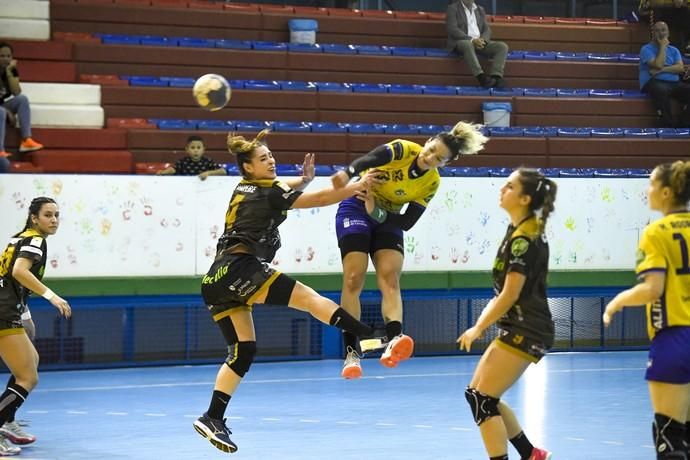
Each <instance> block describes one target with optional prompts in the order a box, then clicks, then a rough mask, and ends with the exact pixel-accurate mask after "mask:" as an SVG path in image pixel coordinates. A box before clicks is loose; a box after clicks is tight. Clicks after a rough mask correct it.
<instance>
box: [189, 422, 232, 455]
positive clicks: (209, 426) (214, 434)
mask: <svg viewBox="0 0 690 460" xmlns="http://www.w3.org/2000/svg"><path fill="white" fill-rule="evenodd" d="M225 420H227V419H223V420H217V419H214V418H211V417H209V416H208V414H206V413H205V414H204V415H202V416H201V417H199V418H198V419H197V420H196V421H195V422H194V429H195V430H196V431H197V433H199V434H200V435H201V436H203V437H204V438H206V439H208V440H209V441H211V444H213V446H214V447H215V448H216V449H220V450H222V451H223V452H227V453H229V454H232V453H233V452H236V451H237V444H235V443H234V442H232V440H231V439H230V435H231V434H232V432H231V431H230V429H229V428H228V427H227V426H226V425H225Z"/></svg>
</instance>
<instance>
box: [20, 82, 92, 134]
mask: <svg viewBox="0 0 690 460" xmlns="http://www.w3.org/2000/svg"><path fill="white" fill-rule="evenodd" d="M22 91H23V92H24V94H26V95H27V97H28V98H29V101H30V102H31V121H32V124H33V125H34V126H54V127H89V128H100V127H102V126H103V124H104V121H105V115H104V111H103V108H102V107H101V87H100V86H99V85H88V84H69V83H23V84H22Z"/></svg>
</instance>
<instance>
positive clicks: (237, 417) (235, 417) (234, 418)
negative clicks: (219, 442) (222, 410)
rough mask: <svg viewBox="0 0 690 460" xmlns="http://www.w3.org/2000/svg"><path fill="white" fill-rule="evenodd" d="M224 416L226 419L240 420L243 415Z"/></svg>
mask: <svg viewBox="0 0 690 460" xmlns="http://www.w3.org/2000/svg"><path fill="white" fill-rule="evenodd" d="M226 418H227V419H228V420H242V419H243V418H244V417H240V416H237V415H228V416H227V417H226Z"/></svg>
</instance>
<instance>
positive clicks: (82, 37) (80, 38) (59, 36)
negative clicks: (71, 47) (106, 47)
mask: <svg viewBox="0 0 690 460" xmlns="http://www.w3.org/2000/svg"><path fill="white" fill-rule="evenodd" d="M110 1H111V2H112V0H110ZM53 40H62V41H65V42H96V43H100V41H101V39H100V38H98V37H94V36H93V35H91V34H90V33H88V32H53Z"/></svg>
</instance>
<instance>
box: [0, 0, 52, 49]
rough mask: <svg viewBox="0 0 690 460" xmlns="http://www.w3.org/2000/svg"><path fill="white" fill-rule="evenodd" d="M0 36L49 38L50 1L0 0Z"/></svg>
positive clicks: (8, 37) (32, 38) (30, 38)
mask: <svg viewBox="0 0 690 460" xmlns="http://www.w3.org/2000/svg"><path fill="white" fill-rule="evenodd" d="M0 38H5V39H17V38H19V39H25V40H48V39H50V3H49V2H48V1H45V0H21V1H17V0H0Z"/></svg>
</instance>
